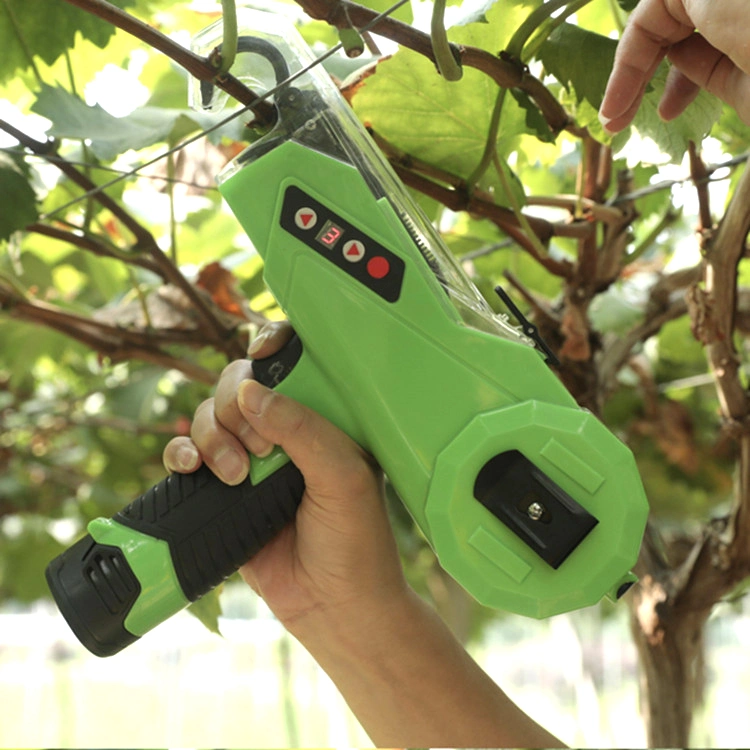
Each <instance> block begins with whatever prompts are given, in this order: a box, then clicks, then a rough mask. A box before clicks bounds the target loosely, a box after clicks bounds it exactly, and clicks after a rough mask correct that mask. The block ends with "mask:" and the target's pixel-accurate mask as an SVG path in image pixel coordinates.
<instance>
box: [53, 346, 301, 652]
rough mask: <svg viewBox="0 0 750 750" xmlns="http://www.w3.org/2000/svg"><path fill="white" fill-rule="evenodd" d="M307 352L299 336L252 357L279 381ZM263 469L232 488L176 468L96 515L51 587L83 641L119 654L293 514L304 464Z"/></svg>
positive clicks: (258, 373)
mask: <svg viewBox="0 0 750 750" xmlns="http://www.w3.org/2000/svg"><path fill="white" fill-rule="evenodd" d="M301 353H302V345H301V342H300V341H299V339H297V337H296V336H295V337H294V339H292V341H290V342H289V343H287V344H286V345H285V346H284V347H283V348H282V349H281V350H280V351H279V352H277V353H276V354H275V355H273V356H272V357H269V358H267V359H264V360H256V362H254V371H255V377H256V378H257V379H258V380H259V381H260V382H262V383H264V384H265V385H268V386H271V387H273V386H275V385H278V384H279V383H280V382H281V381H282V380H283V379H284V378H285V377H286V376H287V375H288V374H289V373H290V372H291V371H292V369H294V366H295V365H296V363H297V362H298V361H299V358H300V356H301ZM285 459H286V462H285V463H280V461H284V460H285ZM258 466H259V467H261V469H262V470H259V471H258V472H257V476H258V477H259V478H258V479H257V480H254V479H253V477H254V476H256V473H255V472H251V473H250V475H249V476H248V477H247V478H246V479H245V481H243V482H242V483H241V484H238V485H235V486H231V485H227V484H224V483H223V482H222V481H221V480H220V479H219V478H218V477H217V476H216V475H215V474H214V473H213V472H212V471H211V470H210V469H209V468H208V467H207V466H206V465H203V466H201V467H200V468H199V469H198V470H197V471H195V472H192V473H190V474H172V475H171V476H168V477H166V478H165V479H163V480H162V481H161V482H159V483H158V484H156V485H155V486H153V487H152V488H151V489H149V490H147V491H146V492H144V493H143V494H142V495H141V496H140V497H138V498H136V499H135V500H133V502H131V503H130V505H128V506H127V507H126V508H124V509H123V510H121V511H120V512H118V513H116V514H115V515H114V517H113V518H112V519H111V520H108V519H97V520H95V521H93V522H92V523H91V524H89V532H90V533H89V534H87V535H86V536H85V537H84V538H83V539H81V540H80V541H79V542H77V543H76V544H74V545H73V546H72V547H70V548H68V549H67V550H66V551H65V552H63V553H62V554H61V555H59V556H58V557H56V558H55V559H54V560H52V562H51V563H50V564H49V565H48V567H47V571H46V576H47V582H48V584H49V587H50V590H51V591H52V594H53V596H54V598H55V600H56V602H57V604H58V606H59V608H60V611H61V612H62V614H63V616H64V617H65V619H66V620H67V622H68V624H69V625H70V627H71V629H72V630H73V632H74V633H75V634H76V636H77V637H78V639H79V640H80V641H81V643H83V645H84V646H86V648H88V649H89V650H90V651H92V652H93V653H94V654H96V655H97V656H110V655H112V654H115V653H117V652H118V651H121V650H122V649H123V648H125V647H126V646H128V645H129V644H130V643H132V642H133V641H135V640H137V638H139V637H140V636H141V635H143V634H144V633H145V632H147V631H148V630H150V629H151V628H153V627H155V626H156V625H158V624H159V623H160V622H162V621H164V620H166V619H167V618H168V617H170V616H171V615H173V614H174V613H175V612H177V611H179V610H180V609H182V607H184V606H185V604H187V603H188V602H190V601H195V600H196V599H198V598H200V597H201V596H203V595H204V594H206V593H208V592H209V591H210V590H211V589H213V588H215V587H216V586H217V585H218V584H220V583H221V582H222V581H223V580H224V579H226V578H227V577H228V576H229V575H231V574H232V573H234V572H235V571H236V570H237V569H238V568H239V567H240V566H241V565H243V564H244V563H246V562H247V561H248V560H250V558H252V557H253V556H254V555H255V554H256V553H257V552H258V551H259V550H260V549H261V548H262V547H263V546H265V545H266V544H267V543H268V542H270V541H271V539H273V538H274V537H275V536H276V535H277V534H278V533H279V532H280V531H281V530H282V529H283V528H284V527H285V526H286V525H287V524H288V523H289V522H290V521H291V520H292V519H293V518H294V516H295V514H296V512H297V508H298V506H299V504H300V501H301V500H302V495H303V493H304V491H305V484H304V479H303V477H302V474H301V473H300V471H299V469H297V467H296V466H295V465H294V464H293V463H291V461H289V460H288V459H287V458H286V456H285V455H284V454H283V453H282V454H279V455H276V457H275V459H274V460H273V461H271V460H270V459H258ZM276 467H278V468H276ZM261 477H262V478H261ZM165 543H166V544H165ZM178 587H179V590H178Z"/></svg>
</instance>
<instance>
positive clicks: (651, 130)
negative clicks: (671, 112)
mask: <svg viewBox="0 0 750 750" xmlns="http://www.w3.org/2000/svg"><path fill="white" fill-rule="evenodd" d="M668 72H669V68H668V66H667V64H666V63H663V64H662V65H661V67H660V68H659V70H658V71H657V72H656V75H655V76H654V77H653V78H652V79H651V88H650V90H649V91H647V92H646V95H645V96H644V97H643V102H642V103H641V106H640V108H639V110H638V113H637V114H636V116H635V119H634V120H633V126H632V127H633V130H635V131H637V133H638V134H639V135H640V136H641V137H645V138H650V139H651V140H652V141H654V143H655V144H656V145H657V146H658V148H659V150H660V151H661V152H662V153H664V154H666V155H667V156H668V157H669V159H670V161H672V162H675V163H679V162H680V161H682V157H683V156H684V155H685V152H686V151H687V150H688V145H689V143H690V141H693V142H694V143H700V142H701V141H702V140H703V138H705V136H706V135H708V133H709V131H710V130H711V128H712V127H713V125H714V123H716V122H717V121H718V120H719V118H720V117H721V112H722V109H723V106H724V105H723V104H722V103H721V101H720V100H719V99H717V98H716V97H715V96H713V95H712V94H709V93H708V92H707V91H704V90H701V92H700V93H699V94H698V96H697V97H696V98H695V99H694V100H693V101H692V102H691V103H690V105H689V106H688V107H687V109H686V110H685V111H684V112H683V113H682V114H681V115H680V116H679V117H677V118H675V119H674V120H670V121H669V122H664V120H662V119H661V117H659V113H658V107H659V101H660V100H661V97H662V94H663V93H664V86H665V84H666V81H667V75H668Z"/></svg>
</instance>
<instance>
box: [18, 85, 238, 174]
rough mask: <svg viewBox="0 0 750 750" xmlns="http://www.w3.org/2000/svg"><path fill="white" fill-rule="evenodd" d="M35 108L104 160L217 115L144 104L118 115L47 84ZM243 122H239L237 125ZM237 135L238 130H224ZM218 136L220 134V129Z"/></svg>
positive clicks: (171, 138)
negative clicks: (122, 115) (86, 143)
mask: <svg viewBox="0 0 750 750" xmlns="http://www.w3.org/2000/svg"><path fill="white" fill-rule="evenodd" d="M31 109H32V111H33V112H36V113H37V114H40V115H42V116H44V117H46V118H47V119H48V120H51V121H52V127H51V128H50V130H49V131H48V134H49V135H50V136H54V137H58V138H76V139H86V140H88V141H89V142H90V146H91V150H92V151H93V152H94V154H95V155H96V156H97V157H98V158H99V159H102V160H103V161H111V160H113V159H115V158H116V157H117V156H119V155H120V154H122V153H124V152H126V151H128V150H130V149H133V150H136V151H137V150H139V149H142V148H146V147H147V146H153V145H154V144H155V143H162V142H165V141H168V142H170V143H175V142H176V141H178V140H180V139H182V138H185V137H186V136H187V135H189V134H190V133H192V132H194V131H196V130H198V129H199V128H201V127H209V126H211V125H213V124H215V123H216V122H218V120H219V118H218V117H217V116H216V115H207V114H203V113H197V112H192V111H191V110H186V109H185V110H183V109H165V108H161V107H140V108H139V109H137V110H135V111H134V112H132V113H131V114H129V115H127V116H126V117H115V116H114V115H111V114H109V112H107V111H106V110H104V109H102V108H101V107H100V106H99V105H94V106H93V107H92V106H89V105H88V104H86V103H85V102H84V101H83V100H82V99H80V98H79V97H77V96H75V95H73V94H71V93H70V92H68V91H66V90H65V89H63V88H61V87H59V86H54V87H53V86H47V85H45V86H43V87H42V90H41V91H40V93H39V96H38V97H37V100H36V102H35V103H34V105H33V106H32V108H31ZM238 127H239V128H241V123H235V129H236V128H238ZM224 132H227V133H228V134H230V133H231V135H237V133H235V132H234V131H224ZM213 135H214V138H219V137H220V134H219V133H218V132H217V133H215V134H213Z"/></svg>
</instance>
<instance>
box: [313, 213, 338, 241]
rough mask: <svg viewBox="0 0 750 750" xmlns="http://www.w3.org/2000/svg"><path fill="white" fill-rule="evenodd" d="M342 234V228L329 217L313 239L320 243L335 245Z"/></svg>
mask: <svg viewBox="0 0 750 750" xmlns="http://www.w3.org/2000/svg"><path fill="white" fill-rule="evenodd" d="M343 234H344V230H343V229H342V228H341V227H340V226H337V225H336V224H334V223H333V222H332V221H331V220H330V219H329V220H328V221H327V222H326V223H325V224H323V228H322V229H321V230H320V232H318V234H317V236H316V237H315V239H316V240H317V241H318V242H320V244H321V245H325V246H326V247H335V246H336V244H337V243H338V241H339V240H340V239H341V237H342V235H343Z"/></svg>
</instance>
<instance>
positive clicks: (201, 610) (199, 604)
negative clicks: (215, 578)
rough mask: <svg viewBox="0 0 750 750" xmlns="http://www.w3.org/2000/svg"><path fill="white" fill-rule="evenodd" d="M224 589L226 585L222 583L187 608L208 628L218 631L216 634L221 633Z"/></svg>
mask: <svg viewBox="0 0 750 750" xmlns="http://www.w3.org/2000/svg"><path fill="white" fill-rule="evenodd" d="M223 589H224V585H223V584H222V585H220V586H218V587H217V588H215V589H213V590H212V591H209V592H208V593H207V594H205V595H204V596H202V597H201V598H200V599H198V600H197V601H195V602H193V603H192V604H191V605H190V606H189V607H188V610H187V611H188V612H190V614H191V615H193V617H197V618H198V619H199V620H200V621H201V622H202V623H203V625H204V626H205V627H206V628H207V629H208V630H210V631H211V632H212V633H216V635H221V630H220V629H219V617H221V601H220V596H221V592H222V590H223Z"/></svg>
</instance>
